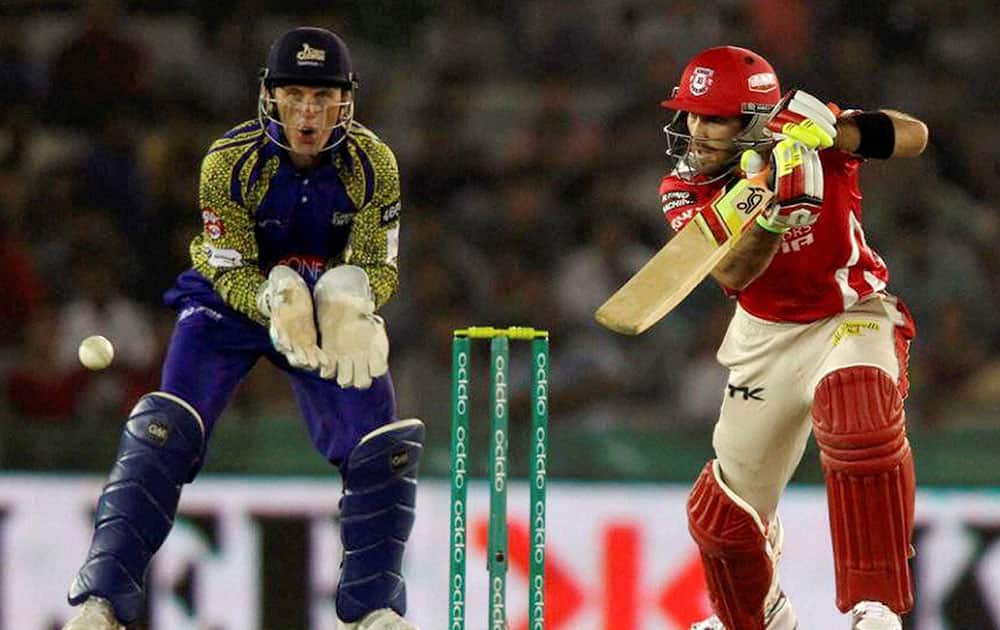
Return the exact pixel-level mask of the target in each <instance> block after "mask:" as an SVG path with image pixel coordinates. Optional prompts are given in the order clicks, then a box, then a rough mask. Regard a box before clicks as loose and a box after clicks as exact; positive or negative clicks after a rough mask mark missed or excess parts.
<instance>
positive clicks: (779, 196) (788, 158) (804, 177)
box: [757, 138, 823, 234]
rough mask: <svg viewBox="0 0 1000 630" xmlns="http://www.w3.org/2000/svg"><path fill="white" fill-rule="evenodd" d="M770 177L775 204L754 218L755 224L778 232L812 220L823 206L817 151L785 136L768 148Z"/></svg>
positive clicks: (814, 219) (819, 163) (813, 221)
mask: <svg viewBox="0 0 1000 630" xmlns="http://www.w3.org/2000/svg"><path fill="white" fill-rule="evenodd" d="M770 177H771V182H770V183H771V188H772V189H773V190H774V203H773V204H772V205H771V206H770V207H769V208H767V209H765V210H764V211H763V212H762V213H761V214H760V215H759V216H758V217H757V225H759V226H761V227H762V228H764V229H765V230H767V231H769V232H775V233H779V234H780V233H782V232H785V231H786V230H788V229H789V228H792V227H796V226H802V225H811V224H813V223H815V222H816V219H818V218H819V212H820V209H821V207H822V206H823V164H822V162H821V161H820V158H819V153H818V152H817V151H815V150H812V149H807V148H806V147H804V146H803V145H802V144H800V143H798V142H796V141H794V140H791V139H788V138H786V139H784V140H782V141H781V142H779V143H778V144H776V145H775V146H774V149H773V150H772V151H771V175H770Z"/></svg>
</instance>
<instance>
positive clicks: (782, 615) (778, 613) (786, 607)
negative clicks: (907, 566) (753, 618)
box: [691, 593, 899, 630]
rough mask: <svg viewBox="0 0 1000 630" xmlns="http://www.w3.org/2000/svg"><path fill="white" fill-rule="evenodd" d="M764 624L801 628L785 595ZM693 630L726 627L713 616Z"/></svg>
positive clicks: (774, 629) (781, 629) (783, 629)
mask: <svg viewBox="0 0 1000 630" xmlns="http://www.w3.org/2000/svg"><path fill="white" fill-rule="evenodd" d="M764 623H765V626H764V627H765V628H767V630H795V629H796V628H798V627H799V620H798V618H797V617H796V616H795V610H794V609H792V603H791V602H789V601H788V598H787V597H785V594H784V593H781V594H780V595H779V596H778V599H777V600H775V602H774V604H772V605H771V607H770V608H769V609H768V611H767V612H766V613H765V614H764ZM691 630H726V626H724V625H722V622H721V621H720V620H719V618H718V617H716V616H715V615H712V616H711V617H709V618H708V619H703V620H701V621H699V622H697V623H695V624H694V625H693V626H691ZM864 630H868V629H867V628H866V629H864ZM897 630H899V629H897Z"/></svg>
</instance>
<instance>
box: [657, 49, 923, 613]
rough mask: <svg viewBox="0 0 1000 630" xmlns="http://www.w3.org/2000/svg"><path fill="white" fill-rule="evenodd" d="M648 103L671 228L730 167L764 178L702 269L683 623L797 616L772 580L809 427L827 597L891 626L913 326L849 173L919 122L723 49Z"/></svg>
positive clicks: (907, 579)
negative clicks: (726, 242)
mask: <svg viewBox="0 0 1000 630" xmlns="http://www.w3.org/2000/svg"><path fill="white" fill-rule="evenodd" d="M662 105H663V106H664V107H665V108H667V109H670V110H674V111H675V112H676V114H675V115H674V117H673V120H672V122H671V123H670V124H669V125H668V126H667V127H666V128H665V132H666V134H667V144H668V155H670V156H672V158H673V159H674V165H673V166H672V169H671V171H670V172H669V173H668V174H667V175H666V176H665V177H664V178H663V181H662V184H661V186H660V197H661V202H662V205H663V212H664V214H665V217H666V220H667V222H668V223H669V224H670V225H671V226H672V227H673V228H674V229H680V228H681V227H683V226H684V225H685V224H686V223H687V222H688V221H690V220H691V219H692V217H694V216H695V215H696V214H698V213H699V212H700V211H701V209H702V208H704V207H705V206H706V204H710V203H713V202H718V201H719V200H721V199H723V198H724V197H725V196H726V195H729V194H732V190H733V184H734V183H735V182H737V181H738V178H741V177H751V176H754V175H760V174H761V173H763V172H765V169H770V170H769V175H767V178H768V184H769V186H770V188H771V189H772V190H773V191H774V192H775V195H774V199H773V202H772V204H771V205H769V206H768V207H766V208H765V209H764V210H763V211H762V212H761V214H759V215H758V216H757V217H756V220H755V221H753V222H751V223H750V224H749V228H748V229H747V230H746V231H745V232H744V234H743V236H742V238H740V240H739V241H738V242H737V243H736V244H735V246H734V247H733V249H732V250H731V251H730V252H729V253H728V254H727V255H726V257H725V258H723V259H722V261H721V262H720V263H719V264H718V265H717V266H716V267H715V269H714V270H713V272H712V275H713V276H714V277H715V279H716V280H717V281H718V282H719V283H720V284H721V285H722V286H723V288H724V289H725V291H726V292H727V294H729V295H730V296H733V297H735V299H736V310H735V315H734V316H733V319H732V321H731V323H730V325H729V328H728V330H727V332H726V336H725V339H724V340H723V342H722V346H721V347H720V349H719V351H718V360H719V362H720V363H722V365H724V366H725V367H726V368H728V370H729V382H728V385H727V387H726V390H725V392H724V394H723V401H722V407H721V411H720V416H719V420H718V422H717V424H716V425H715V430H714V435H713V440H712V444H713V447H714V449H715V455H716V457H715V459H713V460H712V461H710V462H709V463H708V464H707V465H706V466H705V468H704V470H703V471H702V473H701V475H700V476H699V477H698V479H697V481H696V482H695V484H694V487H693V489H692V490H691V494H690V497H689V500H688V504H687V512H688V523H689V529H690V532H691V535H692V537H693V538H694V540H695V542H696V543H697V545H698V548H699V550H700V552H701V558H702V564H703V567H704V570H705V576H706V580H707V584H708V590H709V595H710V600H711V604H712V608H713V610H714V612H715V614H714V615H713V616H712V617H710V618H709V619H706V620H704V621H702V622H699V623H696V624H695V625H694V626H692V630H721V629H723V628H726V629H728V630H761V629H764V628H767V629H768V630H792V629H793V628H796V627H797V619H796V615H795V612H794V611H793V609H792V606H791V604H790V603H789V601H788V599H787V598H786V597H785V595H784V593H783V592H782V589H781V586H780V585H779V582H778V572H777V568H776V567H777V562H778V559H779V557H780V556H781V548H782V525H781V521H780V520H779V519H778V514H777V507H778V500H779V498H780V496H781V494H782V492H783V490H784V488H785V486H786V484H787V483H788V481H789V479H790V478H791V476H792V473H793V472H794V471H795V468H796V467H797V466H798V463H799V461H800V460H801V458H802V454H803V451H804V449H805V446H806V441H807V439H808V437H809V434H810V432H812V434H813V435H814V436H815V439H816V443H817V444H818V446H819V451H820V456H821V459H822V466H823V471H824V475H825V479H826V491H827V497H828V503H829V514H830V530H831V534H832V539H833V559H834V567H835V573H836V576H835V577H836V590H837V602H836V604H837V607H838V608H839V609H840V611H841V612H843V613H849V614H850V615H851V621H852V626H851V627H852V628H854V629H855V630H900V628H901V623H900V616H901V615H903V614H904V613H906V612H908V611H909V610H910V609H911V608H912V607H913V590H912V580H911V575H910V570H909V567H908V564H907V561H908V559H909V558H910V556H911V555H912V553H913V550H912V548H911V546H910V540H911V534H912V529H913V512H914V470H913V456H912V454H911V452H910V446H909V443H908V442H907V438H906V429H905V419H904V413H903V400H904V399H905V397H906V394H907V387H908V381H907V352H908V346H909V343H910V340H911V339H912V338H913V335H914V325H913V321H912V319H911V317H910V315H909V313H908V311H907V309H906V307H905V306H904V305H903V303H902V301H900V300H899V299H898V298H896V297H895V296H894V295H892V294H891V293H889V292H888V290H887V288H886V285H887V282H888V278H889V275H888V271H887V269H886V266H885V263H884V262H883V261H882V259H881V258H880V257H879V255H878V254H877V253H876V252H875V250H874V249H873V248H872V247H871V246H870V245H869V243H868V242H867V240H866V239H865V232H864V229H863V228H862V208H861V201H862V196H861V191H860V189H859V185H858V170H859V168H860V167H861V166H862V165H863V164H865V162H866V161H868V160H887V159H891V158H898V157H912V156H917V155H919V154H920V153H922V152H923V150H924V148H925V146H926V144H927V133H928V132H927V127H926V126H925V125H924V124H923V123H922V122H921V121H919V120H916V119H915V118H913V117H911V116H908V115H905V114H902V113H900V112H898V111H891V110H879V111H861V110H848V111H841V110H840V109H839V108H837V107H836V106H832V105H829V106H828V105H826V104H824V103H823V102H822V101H820V100H818V99H817V98H815V97H813V96H811V95H809V94H807V93H805V92H803V91H801V90H790V91H788V92H786V93H785V94H784V95H783V96H782V93H781V90H780V86H779V82H778V78H777V76H776V75H775V72H774V69H773V68H772V67H771V65H770V64H769V63H768V62H767V61H766V60H765V59H764V58H763V57H761V56H760V55H758V54H757V53H755V52H752V51H750V50H746V49H743V48H737V47H732V46H723V47H718V48H711V49H709V50H706V51H703V52H702V53H700V54H698V55H697V56H696V57H694V58H693V59H692V60H691V61H690V63H689V64H688V65H687V66H686V68H685V69H684V71H683V74H682V76H681V80H680V84H679V85H678V86H677V87H676V88H675V89H674V92H673V94H672V96H671V98H669V99H668V100H666V101H664V102H663V103H662ZM806 625H808V624H806Z"/></svg>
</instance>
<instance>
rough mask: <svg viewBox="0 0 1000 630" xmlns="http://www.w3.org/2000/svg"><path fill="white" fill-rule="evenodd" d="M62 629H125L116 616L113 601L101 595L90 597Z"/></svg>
mask: <svg viewBox="0 0 1000 630" xmlns="http://www.w3.org/2000/svg"><path fill="white" fill-rule="evenodd" d="M62 630H125V626H123V625H122V624H121V623H119V622H118V619H117V618H115V613H114V610H113V609H112V608H111V603H110V602H109V601H108V600H106V599H101V598H100V597H89V598H87V601H85V602H83V606H81V607H80V612H78V613H76V616H75V617H73V618H72V619H70V620H69V621H67V622H66V625H65V626H63V627H62Z"/></svg>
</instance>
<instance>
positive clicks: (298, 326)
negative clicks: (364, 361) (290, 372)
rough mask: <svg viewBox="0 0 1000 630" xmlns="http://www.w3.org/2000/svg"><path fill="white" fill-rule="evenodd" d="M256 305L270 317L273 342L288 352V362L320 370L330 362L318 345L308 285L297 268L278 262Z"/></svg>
mask: <svg viewBox="0 0 1000 630" xmlns="http://www.w3.org/2000/svg"><path fill="white" fill-rule="evenodd" d="M257 308H258V310H260V312H261V313H263V314H264V315H265V316H269V317H270V318H271V325H270V333H271V343H272V344H274V348H275V350H277V351H278V352H280V353H281V354H283V355H285V357H286V358H287V359H288V364H289V365H291V366H292V367H297V368H302V369H306V370H318V369H321V368H325V367H326V366H327V365H328V364H329V361H328V359H327V357H326V356H325V355H324V354H323V351H322V350H320V348H319V346H318V345H317V344H316V324H315V323H314V321H313V301H312V296H311V295H310V294H309V287H308V286H306V281H305V280H303V279H302V276H300V275H299V274H298V273H296V272H295V270H293V269H292V268H291V267H286V266H285V265H275V266H274V268H272V269H271V273H269V274H268V276H267V281H266V282H265V283H264V284H263V286H262V287H261V289H260V290H259V291H258V293H257Z"/></svg>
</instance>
